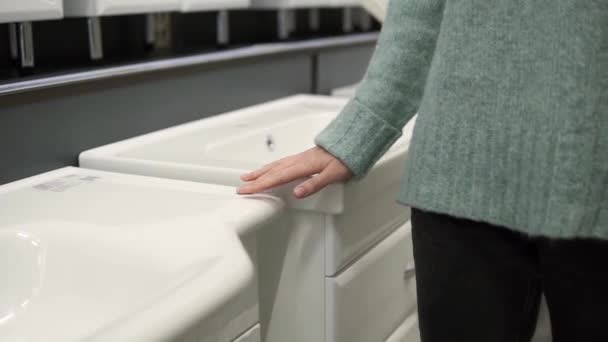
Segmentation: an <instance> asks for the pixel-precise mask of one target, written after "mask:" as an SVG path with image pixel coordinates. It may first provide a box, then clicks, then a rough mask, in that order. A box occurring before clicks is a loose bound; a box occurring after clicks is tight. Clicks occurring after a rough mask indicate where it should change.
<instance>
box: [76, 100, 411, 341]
mask: <svg viewBox="0 0 608 342" xmlns="http://www.w3.org/2000/svg"><path fill="white" fill-rule="evenodd" d="M345 104H346V100H345V99H340V98H332V97H326V96H312V95H299V96H292V97H289V98H285V99H281V100H277V101H272V102H269V103H264V104H260V105H256V106H252V107H249V108H244V109H241V110H237V111H234V112H231V113H227V114H224V115H219V116H215V117H211V118H206V119H202V120H198V121H195V122H192V123H188V124H184V125H181V126H176V127H173V128H169V129H166V130H162V131H159V132H154V133H150V134H146V135H143V136H140V137H135V138H132V139H129V140H125V141H122V142H117V143H114V144H110V145H107V146H103V147H99V148H96V149H93V150H90V151H87V152H84V153H82V154H81V156H80V163H81V165H82V166H84V167H88V168H97V169H103V170H112V171H118V172H126V173H135V174H143V175H154V176H157V177H165V178H174V179H182V180H190V181H197V182H209V183H215V184H224V185H232V186H235V185H239V184H241V181H240V180H239V175H240V174H242V173H244V172H246V171H250V170H253V169H255V168H257V167H260V166H261V165H263V164H266V163H268V162H270V161H273V160H276V159H278V158H281V157H284V156H287V155H290V154H294V153H297V152H300V151H303V150H304V149H306V148H309V147H311V146H313V145H314V143H313V139H314V137H315V136H316V134H317V133H318V132H319V131H320V130H322V129H323V128H324V127H325V126H327V124H328V123H329V122H330V121H331V120H332V119H333V118H334V117H335V116H336V115H337V114H338V112H339V111H340V110H341V109H342V108H343V107H344V105H345ZM413 125H414V121H412V122H411V123H410V124H408V125H407V126H406V127H405V129H404V131H403V133H404V134H403V137H402V138H401V139H399V140H398V141H397V142H396V143H395V144H394V145H393V147H391V149H389V151H388V152H387V153H386V154H385V156H384V157H383V158H381V159H380V160H379V162H378V163H377V164H376V165H375V166H374V168H373V169H372V170H371V171H370V173H369V174H368V176H367V177H365V178H364V179H362V180H359V181H352V182H349V183H347V184H338V185H332V186H330V187H328V188H327V189H325V190H323V191H322V192H320V193H318V194H316V195H314V196H311V197H310V198H308V199H305V200H296V199H295V198H293V196H292V195H291V191H292V189H293V186H294V184H288V185H286V186H283V187H280V188H277V189H274V190H273V191H272V192H273V193H274V194H275V195H277V196H279V197H282V198H283V199H284V200H285V201H286V204H287V207H288V209H287V210H286V212H285V214H284V215H283V216H282V217H281V219H280V220H279V221H278V222H276V223H275V224H274V225H272V227H267V228H266V229H263V230H259V231H258V233H257V255H258V263H259V269H258V272H259V273H258V275H259V283H260V287H259V295H260V315H261V316H260V317H261V318H260V322H261V328H262V338H263V340H264V341H266V342H285V341H290V342H311V341H315V342H357V341H361V342H383V341H384V340H385V339H386V338H387V337H388V336H390V335H391V334H392V333H393V332H394V331H395V329H397V327H398V326H399V325H400V324H401V323H402V322H404V321H405V320H406V319H407V318H408V316H409V315H411V314H412V313H413V312H415V311H416V302H415V291H414V285H413V279H414V278H413V276H414V269H413V257H412V247H411V237H410V227H409V223H408V220H409V216H410V212H409V209H408V208H407V207H404V206H402V205H399V204H397V203H396V201H395V199H396V197H397V191H398V188H399V183H400V178H401V173H402V168H403V164H404V163H405V158H406V155H407V150H408V146H409V140H410V136H411V132H412V129H413Z"/></svg>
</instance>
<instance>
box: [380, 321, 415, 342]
mask: <svg viewBox="0 0 608 342" xmlns="http://www.w3.org/2000/svg"><path fill="white" fill-rule="evenodd" d="M386 342H420V331H418V315H416V314H413V315H411V316H410V317H408V318H407V319H406V320H405V322H403V324H401V325H400V326H399V328H397V330H395V332H393V333H392V334H391V336H390V337H389V338H388V339H387V340H386Z"/></svg>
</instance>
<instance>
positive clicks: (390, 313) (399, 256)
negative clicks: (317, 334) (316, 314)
mask: <svg viewBox="0 0 608 342" xmlns="http://www.w3.org/2000/svg"><path fill="white" fill-rule="evenodd" d="M412 265H413V264H412V245H411V226H410V224H409V222H408V223H406V224H405V225H403V226H401V227H399V228H398V229H397V230H396V231H395V232H394V233H392V234H391V235H389V236H388V237H387V238H386V239H384V240H382V241H381V242H380V243H379V244H378V245H377V246H375V247H374V248H373V249H371V250H370V251H369V252H368V253H367V254H365V255H364V256H363V257H361V258H360V259H359V260H357V262H355V263H354V264H352V265H351V266H350V267H348V268H347V269H345V270H344V271H343V272H342V273H340V274H339V275H338V276H337V277H334V278H326V288H327V302H326V306H327V328H326V342H370V341H371V342H375V341H383V340H384V339H386V337H387V336H389V335H390V334H391V333H392V332H393V331H394V329H395V328H396V327H398V326H399V324H401V323H402V322H403V321H404V320H405V319H406V317H407V316H408V315H409V314H411V313H412V312H414V311H415V310H416V295H415V280H414V279H415V277H414V275H413V271H412Z"/></svg>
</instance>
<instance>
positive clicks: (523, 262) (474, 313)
mask: <svg viewBox="0 0 608 342" xmlns="http://www.w3.org/2000/svg"><path fill="white" fill-rule="evenodd" d="M412 227H413V231H412V236H413V241H414V256H415V260H416V276H417V279H416V281H417V289H418V310H419V324H420V333H421V337H422V341H423V342H452V341H456V342H461V341H462V342H503V341H504V342H519V341H529V340H530V338H531V337H532V334H533V331H534V328H535V325H536V317H537V313H538V307H539V302H540V297H541V294H542V293H543V292H544V294H545V296H546V299H547V304H548V307H549V312H550V316H551V321H552V333H553V341H554V342H578V341H580V342H587V341H608V242H607V241H604V240H593V239H572V240H553V239H546V238H531V237H526V236H525V235H523V234H520V233H517V232H514V231H511V230H508V229H506V228H502V227H498V226H493V225H490V224H485V223H480V222H474V221H469V220H464V219H458V218H454V217H451V216H446V215H440V214H435V213H430V212H426V211H421V210H416V209H413V210H412Z"/></svg>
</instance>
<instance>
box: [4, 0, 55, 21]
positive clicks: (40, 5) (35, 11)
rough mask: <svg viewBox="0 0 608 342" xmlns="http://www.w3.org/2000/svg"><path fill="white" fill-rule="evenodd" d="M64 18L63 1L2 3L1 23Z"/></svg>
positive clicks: (26, 0)
mask: <svg viewBox="0 0 608 342" xmlns="http://www.w3.org/2000/svg"><path fill="white" fill-rule="evenodd" d="M62 16H63V4H62V1H61V0H17V1H9V0H3V1H0V23H14V22H21V21H34V20H44V19H57V18H61V17H62Z"/></svg>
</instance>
